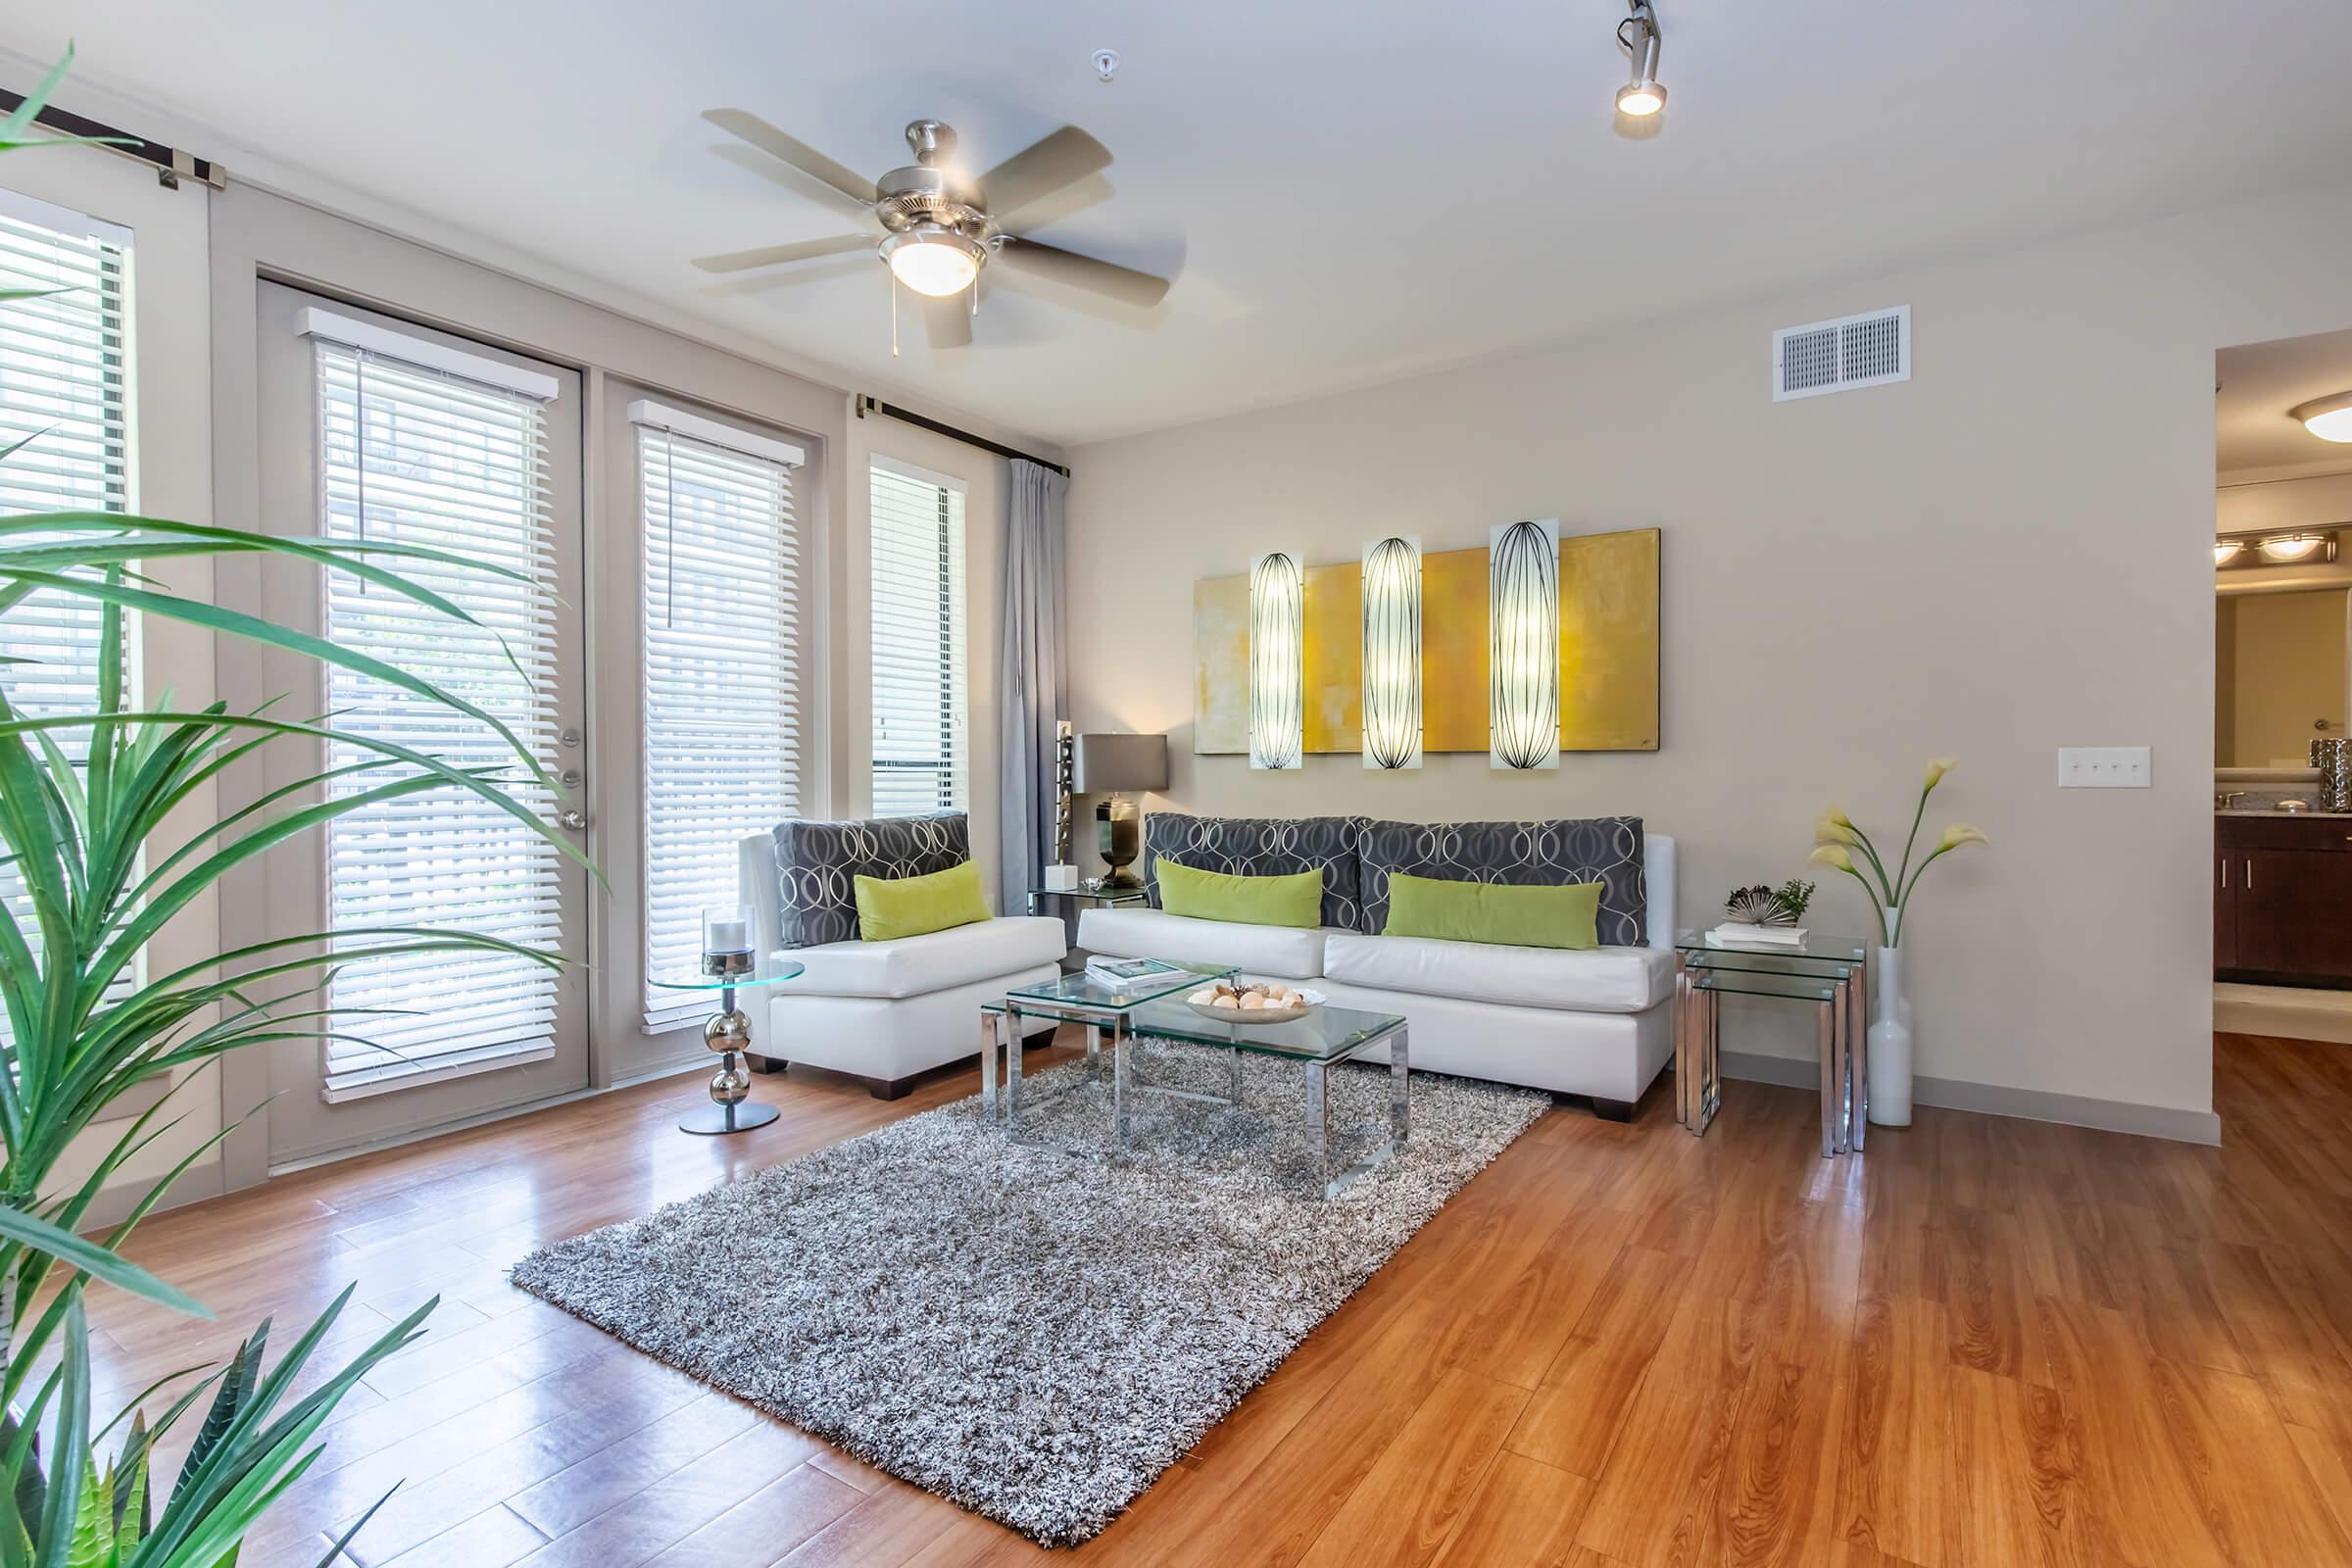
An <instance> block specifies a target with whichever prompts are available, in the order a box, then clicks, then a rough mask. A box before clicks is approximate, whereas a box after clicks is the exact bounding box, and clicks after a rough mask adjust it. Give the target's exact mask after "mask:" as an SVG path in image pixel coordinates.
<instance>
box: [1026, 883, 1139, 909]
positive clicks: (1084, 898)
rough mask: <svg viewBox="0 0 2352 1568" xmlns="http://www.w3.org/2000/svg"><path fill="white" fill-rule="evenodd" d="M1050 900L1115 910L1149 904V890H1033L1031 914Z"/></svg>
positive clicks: (1030, 893) (1031, 894)
mask: <svg viewBox="0 0 2352 1568" xmlns="http://www.w3.org/2000/svg"><path fill="white" fill-rule="evenodd" d="M1048 899H1067V900H1069V901H1070V902H1071V903H1073V904H1092V905H1093V906H1094V907H1096V908H1098V909H1115V908H1117V907H1119V906H1120V905H1122V904H1149V903H1151V902H1152V893H1151V890H1150V889H1149V888H1083V887H1081V888H1031V889H1030V890H1029V912H1030V913H1031V914H1036V913H1038V912H1039V910H1038V907H1039V906H1040V905H1042V904H1044V903H1045V902H1046V900H1048Z"/></svg>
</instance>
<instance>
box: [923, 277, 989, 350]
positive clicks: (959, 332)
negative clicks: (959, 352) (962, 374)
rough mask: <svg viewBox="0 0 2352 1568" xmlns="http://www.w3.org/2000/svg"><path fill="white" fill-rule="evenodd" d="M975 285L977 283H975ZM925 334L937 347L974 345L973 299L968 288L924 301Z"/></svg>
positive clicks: (967, 346)
mask: <svg viewBox="0 0 2352 1568" xmlns="http://www.w3.org/2000/svg"><path fill="white" fill-rule="evenodd" d="M974 286H975V287H976V286H977V285H974ZM923 334H924V335H925V336H926V337H928V338H930V340H931V346H932V347H933V348H935V349H967V348H970V347H971V346H972V300H971V294H970V292H969V291H968V290H967V291H965V292H963V293H960V294H951V295H949V296H948V297H947V298H945V299H927V300H925V301H923Z"/></svg>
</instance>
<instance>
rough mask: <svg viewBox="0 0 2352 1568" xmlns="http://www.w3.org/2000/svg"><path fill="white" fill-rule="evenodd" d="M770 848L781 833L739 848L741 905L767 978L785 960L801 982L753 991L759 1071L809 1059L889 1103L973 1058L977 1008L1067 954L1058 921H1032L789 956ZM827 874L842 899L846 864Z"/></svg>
mask: <svg viewBox="0 0 2352 1568" xmlns="http://www.w3.org/2000/svg"><path fill="white" fill-rule="evenodd" d="M800 825H801V826H813V825H816V824H800ZM822 825H823V826H836V825H838V826H840V827H842V828H844V829H852V830H854V829H855V828H856V827H857V824H850V823H843V824H822ZM956 827H957V828H958V829H960V827H961V824H960V823H957V824H956ZM777 846H778V835H777V834H773V833H762V834H759V835H757V836H755V837H751V838H747V839H745V840H743V841H742V843H741V845H740V846H739V855H738V867H739V879H740V882H741V886H742V892H741V894H740V897H741V899H742V900H743V902H744V903H745V904H748V905H750V906H751V907H752V908H753V909H754V910H755V911H756V912H757V918H758V921H759V932H758V935H757V938H756V940H757V943H758V952H759V956H760V973H762V974H772V973H774V972H775V965H776V964H777V963H778V962H779V961H781V960H785V959H790V960H791V961H793V962H796V963H799V964H802V965H804V972H803V973H802V974H801V975H800V976H799V978H797V979H794V980H788V981H786V982H784V983H782V984H780V985H774V986H767V987H762V988H760V991H759V992H757V993H756V994H755V995H756V998H757V1000H756V1002H755V1005H764V1007H765V1008H766V1012H765V1014H764V1015H763V1016H761V1017H760V1018H759V1019H758V1022H757V1024H756V1026H755V1028H754V1029H753V1031H752V1053H751V1061H752V1066H753V1067H754V1068H755V1069H756V1070H758V1071H760V1072H781V1071H783V1070H784V1068H785V1067H786V1066H787V1065H788V1064H789V1063H791V1062H795V1061H799V1062H805V1063H807V1064H809V1065H810V1066H815V1067H825V1068H829V1069H831V1070H833V1071H835V1072H840V1073H845V1074H848V1075H849V1076H851V1077H853V1078H857V1079H858V1080H860V1081H861V1082H863V1083H864V1084H865V1086H866V1088H867V1090H868V1091H869V1092H870V1093H871V1094H873V1096H874V1097H875V1098H876V1099H879V1100H896V1099H898V1098H899V1097H900V1096H901V1095H904V1094H905V1093H907V1089H908V1088H910V1087H911V1086H912V1084H913V1081H914V1079H915V1077H916V1076H917V1075H918V1074H920V1073H923V1072H927V1071H929V1070H930V1069H932V1068H935V1067H942V1066H946V1065H948V1064H949V1063H952V1062H959V1061H962V1060H964V1059H966V1058H968V1057H973V1056H977V1055H978V1054H979V1052H980V1042H981V1035H980V1030H981V1014H980V1008H981V1005H982V1004H983V1003H987V1002H992V1001H997V1000H1001V999H1002V998H1003V997H1004V995H1005V992H1006V991H1007V990H1009V989H1010V988H1011V987H1013V986H1016V985H1025V984H1028V983H1031V982H1034V981H1042V980H1049V979H1052V978H1053V977H1054V974H1055V973H1056V972H1058V970H1059V967H1060V963H1061V958H1062V955H1063V954H1064V953H1065V952H1066V951H1067V950H1068V943H1067V940H1066V937H1065V935H1064V932H1063V929H1062V924H1061V922H1060V921H1059V920H1058V919H1053V918H1049V917H1044V916H1034V915H1013V916H999V917H997V918H994V919H990V920H984V921H981V922H978V923H977V924H973V925H962V926H955V927H952V928H951V929H949V930H946V931H934V932H932V933H930V934H929V935H926V936H919V937H903V938H899V939H897V940H895V941H889V942H864V941H860V940H859V939H858V938H857V937H855V936H852V937H849V938H846V939H844V940H838V941H831V942H821V943H816V944H814V945H809V946H798V947H789V948H788V947H786V946H784V933H785V932H786V931H787V930H788V929H789V928H790V927H791V926H792V925H793V924H795V923H796V922H794V921H793V920H791V919H790V918H788V913H787V910H786V909H785V907H784V898H783V888H784V885H785V878H784V877H783V875H782V871H783V866H782V865H781V864H780V862H779V860H778V848H777ZM829 870H830V872H832V873H838V874H828V875H827V876H826V877H824V878H822V879H821V881H822V882H823V883H824V884H825V886H826V887H827V888H828V889H829V888H830V886H831V884H832V883H834V882H840V883H842V884H843V888H844V891H846V889H847V879H848V876H849V875H850V874H852V872H851V870H850V868H848V867H845V866H835V867H831V868H829ZM992 903H993V900H992ZM1052 1026H1053V1020H1052V1019H1040V1020H1037V1027H1038V1029H1039V1030H1046V1029H1050V1028H1051V1027H1052Z"/></svg>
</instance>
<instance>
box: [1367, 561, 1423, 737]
mask: <svg viewBox="0 0 2352 1568" xmlns="http://www.w3.org/2000/svg"><path fill="white" fill-rule="evenodd" d="M1362 598H1363V621H1364V657H1363V675H1362V680H1363V696H1362V711H1363V721H1364V766H1366V767H1370V768H1380V769H1384V770H1385V769H1395V768H1408V767H1419V766H1420V765H1421V541H1420V539H1419V538H1418V537H1415V538H1411V539H1407V538H1402V537H1398V536H1391V537H1390V538H1387V539H1379V540H1375V541H1373V542H1372V543H1371V544H1368V545H1366V546H1364V564H1363V595H1362Z"/></svg>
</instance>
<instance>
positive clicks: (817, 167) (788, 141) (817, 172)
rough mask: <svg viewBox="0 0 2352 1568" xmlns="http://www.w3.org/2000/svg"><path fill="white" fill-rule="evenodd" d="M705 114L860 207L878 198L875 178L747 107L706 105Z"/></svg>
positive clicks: (870, 204) (730, 132)
mask: <svg viewBox="0 0 2352 1568" xmlns="http://www.w3.org/2000/svg"><path fill="white" fill-rule="evenodd" d="M703 118H704V119H705V120H708V121H709V122H711V123H712V124H713V125H716V126H717V127H718V128H719V129H721V130H723V131H726V132H728V133H729V134H731V135H736V136H740V137H742V138H743V139H744V140H745V141H748V142H750V143H751V144H752V145H753V146H755V147H757V148H759V149H760V151H761V152H763V153H766V154H768V155H770V156H771V157H775V158H781V159H782V160H784V162H786V163H788V164H790V165H791V166H792V167H793V168H795V169H797V170H799V171H800V172H802V173H804V174H807V175H809V177H810V178H812V179H821V180H823V181H824V182H825V183H826V184H828V185H830V186H832V187H833V188H834V189H835V190H837V191H839V192H841V193H842V194H843V195H844V196H847V197H848V198H849V199H850V200H852V201H854V202H856V203H858V205H859V206H861V207H871V206H873V204H874V201H875V198H876V195H877V193H876V191H875V190H874V182H873V181H872V180H870V179H866V178H863V177H861V176H860V175H859V174H858V173H857V172H855V171H853V170H850V169H845V168H844V167H842V166H841V165H840V164H837V163H835V162H834V161H833V160H832V159H830V158H827V157H826V156H825V155H824V154H823V153H820V152H818V151H817V150H816V149H815V148H813V147H811V146H809V144H808V143H807V142H805V141H802V140H801V139H800V138H798V137H797V136H787V135H785V134H784V132H782V131H780V130H778V129H777V128H776V127H775V126H773V125H771V124H769V123H767V122H766V121H764V120H761V119H760V117H759V116H758V115H755V114H753V113H752V112H751V111H749V110H747V109H706V110H704V111H703Z"/></svg>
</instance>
